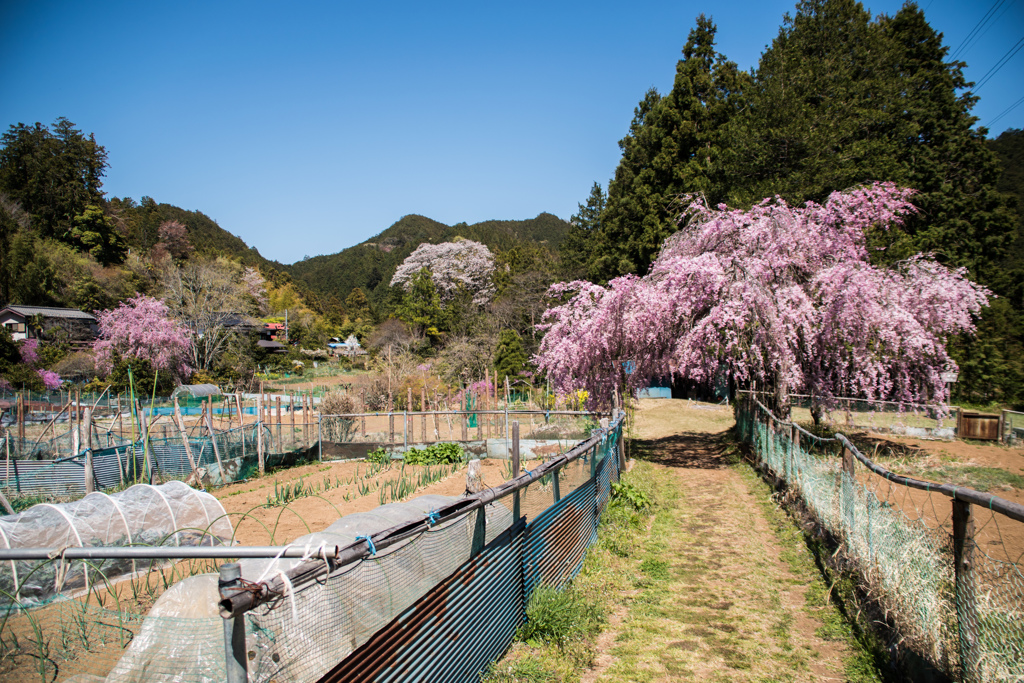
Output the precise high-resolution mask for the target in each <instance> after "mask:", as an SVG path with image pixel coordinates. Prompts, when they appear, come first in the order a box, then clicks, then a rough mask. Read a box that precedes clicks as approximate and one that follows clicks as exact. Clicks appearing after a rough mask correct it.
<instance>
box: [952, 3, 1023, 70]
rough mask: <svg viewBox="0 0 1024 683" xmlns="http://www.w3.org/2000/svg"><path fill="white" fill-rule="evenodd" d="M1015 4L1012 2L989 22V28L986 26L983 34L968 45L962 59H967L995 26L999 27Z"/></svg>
mask: <svg viewBox="0 0 1024 683" xmlns="http://www.w3.org/2000/svg"><path fill="white" fill-rule="evenodd" d="M1014 2H1016V0H1011V1H1010V2H1009V3H1007V5H1006V7H1004V8H1003V11H1002V12H1000V13H999V15H998V16H997V17H996V18H995V19H994V20H993V21H991V22H989V24H988V26H986V27H985V29H984V30H983V31H982V32H981V33H979V34H978V35H976V36H975V37H974V39H973V40H972V41H971V42H970V43H969V44H968V45H967V47H965V48H964V51H963V52H962V53H961V55H960V56H961V57H966V56H967V53H968V52H970V51H971V50H972V49H973V48H974V46H975V45H977V44H978V41H980V40H981V39H982V38H984V37H985V34H987V33H988V32H989V31H991V30H992V27H993V26H997V25H998V24H999V20H1000V19H1002V18H1003V15H1004V14H1006V13H1007V12H1009V11H1010V8H1011V7H1013V4H1014Z"/></svg>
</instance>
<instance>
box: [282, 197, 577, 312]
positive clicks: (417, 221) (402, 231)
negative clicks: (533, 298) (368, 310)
mask: <svg viewBox="0 0 1024 683" xmlns="http://www.w3.org/2000/svg"><path fill="white" fill-rule="evenodd" d="M568 230H569V224H568V223H567V222H565V221H563V220H562V219H560V218H558V217H557V216H554V215H552V214H549V213H542V214H540V215H539V216H537V217H536V218H532V219H529V220H523V221H484V222H482V223H474V224H473V225H467V224H466V223H457V224H455V225H445V224H444V223H439V222H437V221H435V220H431V219H430V218H427V217H425V216H418V215H415V214H412V215H409V216H405V217H403V218H402V219H401V220H399V221H398V222H396V223H395V224H393V225H392V226H391V227H389V228H388V229H386V230H384V231H383V232H381V233H380V234H379V235H376V236H375V237H372V238H370V239H368V240H366V241H365V242H362V243H361V244H357V245H355V246H353V247H349V248H348V249H344V250H342V251H340V252H338V253H336V254H330V255H325V256H314V257H312V258H308V259H304V260H302V261H299V262H297V263H295V264H292V265H290V266H279V267H281V268H283V269H284V270H285V271H286V272H288V273H290V274H291V275H292V277H293V278H294V279H295V280H297V281H300V282H302V283H303V284H305V285H306V286H307V287H309V289H311V290H312V291H314V292H316V293H317V294H318V295H320V296H321V297H325V298H327V297H333V298H334V299H336V300H338V301H343V300H344V299H345V298H346V297H348V295H349V293H350V292H351V291H352V290H353V289H355V288H356V287H359V288H360V289H362V290H363V291H364V292H365V293H366V294H367V295H368V296H369V297H370V299H371V301H372V302H373V303H374V304H380V303H381V302H383V300H384V298H385V297H386V295H387V291H388V288H389V285H390V283H391V277H392V276H393V275H394V274H395V269H396V268H398V265H399V264H400V263H402V261H404V260H405V258H406V257H407V256H409V254H411V253H412V252H413V251H414V250H415V249H416V247H418V246H419V245H420V244H422V243H424V242H428V243H431V244H437V243H439V242H448V241H451V240H452V239H454V238H456V237H463V238H466V239H470V240H474V241H476V242H481V243H483V244H486V245H487V246H488V247H490V249H491V250H492V251H494V252H495V253H497V254H499V258H500V255H501V254H505V255H506V258H509V257H513V258H514V257H515V252H516V251H517V250H522V249H534V248H540V249H542V250H544V251H546V252H548V253H549V254H550V255H552V256H553V255H554V254H555V253H557V250H558V245H559V244H560V243H561V241H562V240H563V239H564V237H565V235H566V232H567V231H568Z"/></svg>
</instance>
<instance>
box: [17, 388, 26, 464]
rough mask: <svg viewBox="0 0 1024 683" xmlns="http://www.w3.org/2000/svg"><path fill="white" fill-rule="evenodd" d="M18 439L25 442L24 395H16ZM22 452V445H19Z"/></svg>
mask: <svg viewBox="0 0 1024 683" xmlns="http://www.w3.org/2000/svg"><path fill="white" fill-rule="evenodd" d="M18 438H19V439H21V441H22V442H24V441H25V394H24V393H20V394H18ZM21 448H22V450H24V443H22V445H21Z"/></svg>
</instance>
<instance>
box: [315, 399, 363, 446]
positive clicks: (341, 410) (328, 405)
mask: <svg viewBox="0 0 1024 683" xmlns="http://www.w3.org/2000/svg"><path fill="white" fill-rule="evenodd" d="M354 412H356V402H355V400H354V399H353V398H352V397H351V396H349V395H348V394H343V393H341V392H340V391H332V392H330V393H328V394H327V395H326V396H324V397H323V399H322V400H321V401H320V414H321V415H323V416H324V417H323V418H321V421H320V428H321V430H322V432H323V438H324V439H325V440H327V441H333V442H334V443H344V442H346V441H351V440H352V435H353V434H354V433H355V430H356V420H355V418H352V417H337V416H338V415H348V414H350V413H354Z"/></svg>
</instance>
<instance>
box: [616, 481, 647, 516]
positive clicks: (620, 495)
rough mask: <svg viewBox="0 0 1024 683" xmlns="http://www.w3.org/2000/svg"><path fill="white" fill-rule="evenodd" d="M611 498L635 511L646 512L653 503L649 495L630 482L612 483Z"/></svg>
mask: <svg viewBox="0 0 1024 683" xmlns="http://www.w3.org/2000/svg"><path fill="white" fill-rule="evenodd" d="M612 500H613V502H615V503H617V504H620V505H628V506H629V507H631V508H633V509H634V510H636V511H637V512H647V511H649V510H650V509H651V507H652V505H653V502H652V501H651V498H650V496H648V495H647V494H646V493H644V492H643V491H642V490H641V489H640V488H639V487H638V486H637V485H636V484H634V483H632V482H614V483H612Z"/></svg>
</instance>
